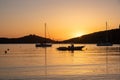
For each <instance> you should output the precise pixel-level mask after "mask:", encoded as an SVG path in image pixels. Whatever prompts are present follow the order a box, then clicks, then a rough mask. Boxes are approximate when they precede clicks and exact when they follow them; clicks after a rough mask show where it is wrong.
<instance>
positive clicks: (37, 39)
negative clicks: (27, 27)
mask: <svg viewBox="0 0 120 80" xmlns="http://www.w3.org/2000/svg"><path fill="white" fill-rule="evenodd" d="M43 42H45V38H44V37H40V36H36V35H27V36H24V37H20V38H0V43H1V44H2V43H43ZM46 42H55V41H54V40H51V39H48V38H47V39H46Z"/></svg>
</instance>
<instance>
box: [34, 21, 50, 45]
mask: <svg viewBox="0 0 120 80" xmlns="http://www.w3.org/2000/svg"><path fill="white" fill-rule="evenodd" d="M51 46H52V43H47V42H46V23H45V41H44V42H43V43H36V47H51Z"/></svg>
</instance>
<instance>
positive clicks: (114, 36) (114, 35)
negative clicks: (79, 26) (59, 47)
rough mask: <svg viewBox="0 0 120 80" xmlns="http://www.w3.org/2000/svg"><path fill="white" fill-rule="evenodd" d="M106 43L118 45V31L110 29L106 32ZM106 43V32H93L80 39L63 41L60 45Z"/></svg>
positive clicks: (119, 35)
mask: <svg viewBox="0 0 120 80" xmlns="http://www.w3.org/2000/svg"><path fill="white" fill-rule="evenodd" d="M107 35H108V41H109V42H112V43H115V44H117V43H120V29H112V30H108V31H107ZM105 41H106V31H100V32H95V33H91V34H87V35H83V36H81V37H76V38H72V39H69V40H64V41H62V43H97V42H105Z"/></svg>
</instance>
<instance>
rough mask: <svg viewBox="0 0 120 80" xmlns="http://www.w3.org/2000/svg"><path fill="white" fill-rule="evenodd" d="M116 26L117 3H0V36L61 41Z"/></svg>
mask: <svg viewBox="0 0 120 80" xmlns="http://www.w3.org/2000/svg"><path fill="white" fill-rule="evenodd" d="M106 21H107V22H108V24H109V27H108V28H109V29H113V28H117V27H118V25H119V24H120V1H119V0H0V37H21V36H24V35H28V34H37V35H39V36H44V23H45V22H46V23H47V37H49V38H52V39H55V40H64V39H69V38H72V37H77V36H80V35H84V34H88V33H92V32H96V31H101V30H104V29H105V22H106Z"/></svg>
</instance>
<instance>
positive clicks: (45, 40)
mask: <svg viewBox="0 0 120 80" xmlns="http://www.w3.org/2000/svg"><path fill="white" fill-rule="evenodd" d="M46 25H47V24H46V23H45V24H44V26H45V43H46Z"/></svg>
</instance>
